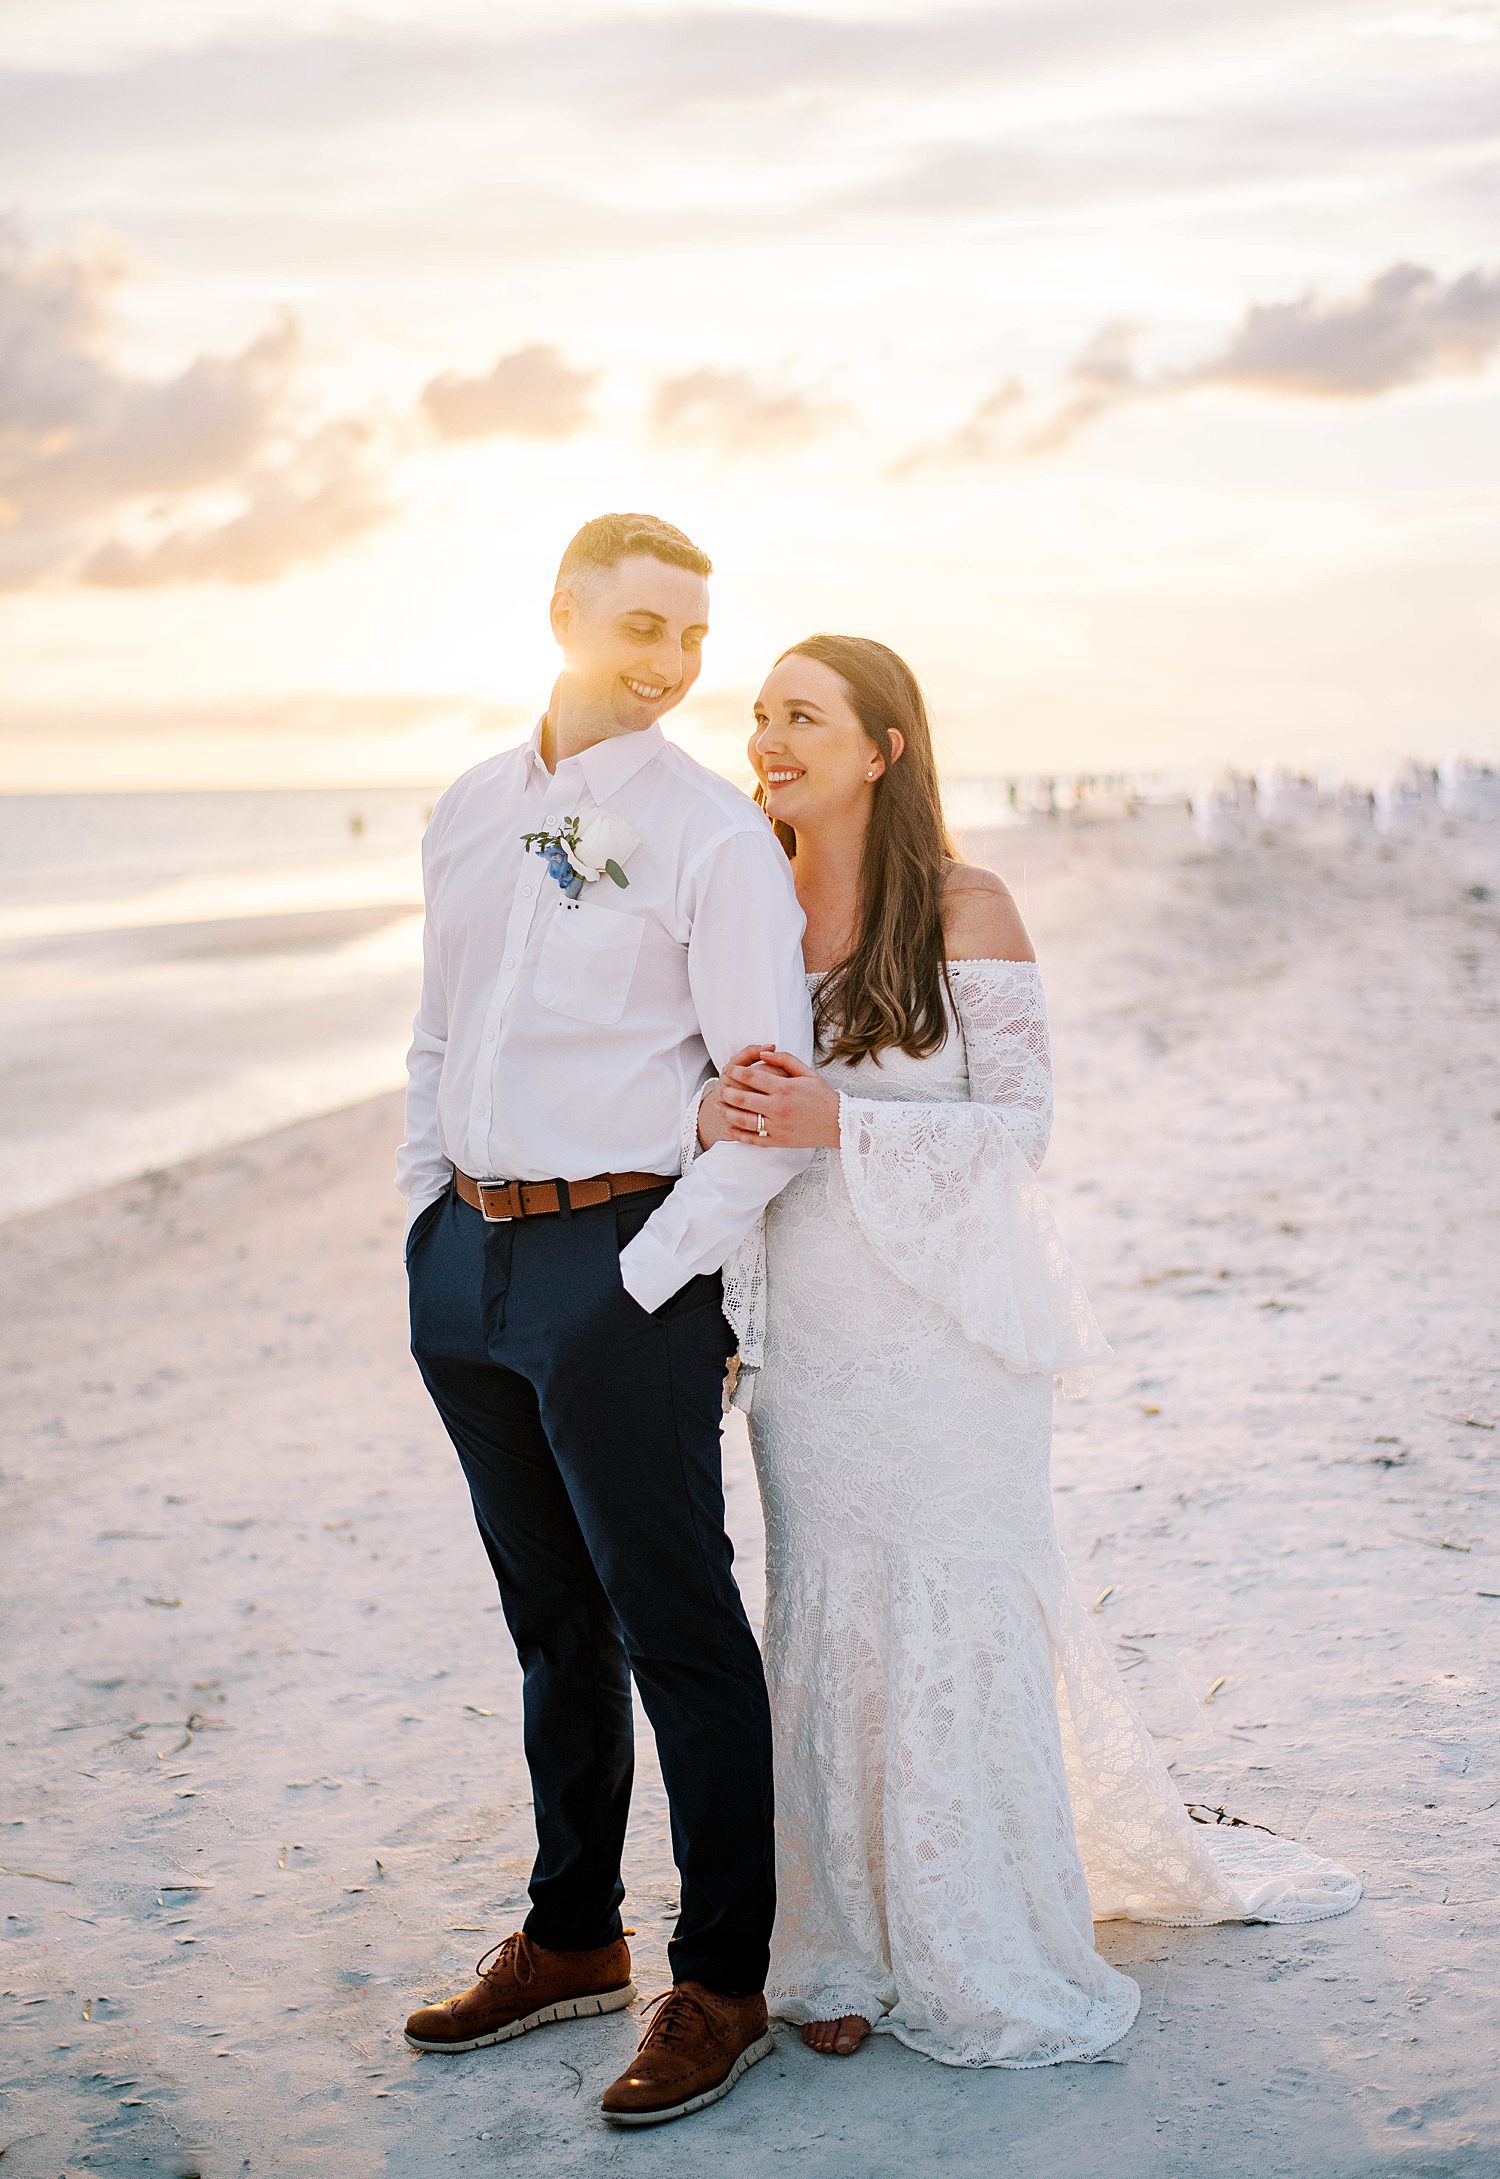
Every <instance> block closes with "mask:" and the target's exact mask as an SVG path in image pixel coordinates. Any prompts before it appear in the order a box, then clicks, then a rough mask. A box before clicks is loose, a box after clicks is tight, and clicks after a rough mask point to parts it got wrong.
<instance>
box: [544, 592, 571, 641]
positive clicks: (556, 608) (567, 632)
mask: <svg viewBox="0 0 1500 2179" xmlns="http://www.w3.org/2000/svg"><path fill="white" fill-rule="evenodd" d="M575 611H576V607H575V605H574V602H573V593H572V591H571V590H555V591H554V592H553V593H552V604H551V608H550V613H549V617H550V619H551V622H552V633H553V635H554V636H555V637H556V638H557V641H558V642H559V643H560V644H561V645H562V647H563V649H564V650H566V649H567V647H568V639H569V637H570V636H571V634H572V632H573V615H574V612H575Z"/></svg>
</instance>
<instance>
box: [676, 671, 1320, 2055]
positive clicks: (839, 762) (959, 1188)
mask: <svg viewBox="0 0 1500 2179" xmlns="http://www.w3.org/2000/svg"><path fill="white" fill-rule="evenodd" d="M750 759H751V763H752V764H753V766H754V768H755V772H756V774H757V777H758V779H759V782H760V791H759V798H760V800H761V802H762V803H763V805H764V807H765V809H766V810H767V812H768V814H769V816H770V817H771V819H772V821H773V823H774V825H775V829H776V833H777V836H778V837H779V839H780V840H781V843H782V845H783V847H784V849H785V851H786V855H787V858H788V862H789V867H790V869H791V871H792V874H793V876H794V878H795V881H796V889H797V896H798V899H799V901H800V903H801V906H802V910H803V913H804V915H805V918H806V937H805V940H804V951H805V956H806V966H807V971H808V977H809V982H810V984H811V988H812V999H813V1012H814V1019H815V1023H816V1034H817V1064H816V1066H813V1065H810V1064H809V1063H808V1061H807V1060H806V1058H805V1057H804V1056H803V1054H802V1053H801V1052H799V1051H797V1050H795V1049H788V1048H786V1047H783V1048H782V1049H780V1050H776V1051H756V1050H754V1049H751V1050H747V1051H744V1052H741V1053H739V1054H738V1055H737V1056H736V1058H735V1061H734V1062H733V1063H732V1064H731V1065H730V1066H729V1067H728V1068H726V1069H725V1070H724V1071H723V1075H722V1078H721V1079H720V1081H719V1082H717V1083H716V1084H713V1085H710V1087H709V1088H708V1089H707V1090H706V1092H705V1094H704V1096H703V1099H702V1102H701V1106H700V1109H699V1113H698V1118H697V1127H696V1137H697V1140H699V1141H701V1142H702V1143H703V1144H704V1145H706V1146H708V1148H707V1156H708V1157H709V1158H714V1157H717V1156H718V1155H719V1154H720V1152H721V1150H722V1149H723V1148H724V1147H725V1146H726V1145H734V1144H739V1145H742V1146H743V1147H744V1148H745V1150H746V1152H747V1154H748V1155H750V1156H752V1157H757V1156H758V1157H763V1158H766V1159H768V1160H769V1159H773V1158H777V1157H779V1156H780V1155H782V1154H783V1153H785V1152H787V1151H800V1152H803V1153H806V1152H811V1153H812V1154H813V1156H812V1162H811V1163H810V1164H809V1165H808V1166H807V1167H806V1168H805V1169H804V1170H803V1171H801V1172H799V1173H798V1174H797V1175H796V1176H795V1177H794V1178H792V1179H791V1181H790V1183H789V1184H788V1185H787V1186H785V1187H784V1188H783V1189H781V1191H780V1192H779V1193H774V1199H773V1190H772V1189H770V1188H769V1187H768V1188H767V1189H766V1190H765V1194H766V1197H767V1200H768V1203H769V1208H768V1210H767V1212H766V1215H765V1217H764V1219H763V1221H762V1222H761V1223H760V1225H759V1226H758V1227H757V1228H756V1230H755V1231H754V1232H753V1233H752V1234H751V1235H750V1237H749V1238H748V1239H747V1240H746V1242H745V1243H744V1244H743V1245H742V1246H741V1247H740V1248H739V1249H737V1250H736V1251H735V1253H734V1254H733V1255H731V1257H730V1258H729V1260H728V1262H727V1263H726V1265H725V1301H726V1307H727V1309H728V1313H729V1316H730V1319H731V1322H732V1324H733V1326H734V1329H735V1333H736V1336H737V1340H738V1345H739V1356H740V1373H739V1381H738V1384H737V1387H736V1394H735V1397H736V1401H737V1403H738V1404H740V1405H742V1406H746V1407H748V1409H749V1422H750V1434H751V1442H752V1445H753V1448H754V1452H755V1460H756V1468H757V1473H758V1476H759V1480H760V1487H761V1494H762V1498H763V1500H764V1504H765V1513H766V1544H767V1565H766V1572H767V1600H766V1623H765V1634H764V1642H765V1654H766V1669H767V1677H768V1680H769V1683H770V1689H771V1706H772V1717H773V1725H774V1735H775V1747H776V1796H777V1848H778V1852H777V1881H778V1887H779V1897H780V1904H779V1908H778V1915H777V1923H776V1934H775V1939H774V1943H773V1948H772V1964H771V1984H770V1997H771V2004H772V2010H773V2011H774V2012H775V2013H777V2014H778V2015H780V2017H782V2018H783V2019H787V2020H791V2021H795V2022H798V2023H800V2024H801V2027H802V2034H803V2039H804V2041H805V2042H807V2043H808V2044H809V2045H810V2046H811V2047H812V2048H813V2049H815V2050H817V2051H820V2052H824V2053H828V2054H835V2055H840V2056H845V2055H848V2054H849V2053H850V2052H852V2051H854V2050H855V2049H857V2048H858V2046H859V2044H860V2043H861V2042H862V2041H863V2039H864V2038H865V2036H866V2035H867V2034H868V2033H869V2032H870V2030H871V2028H876V2029H879V2030H882V2031H884V2032H885V2033H887V2034H891V2035H894V2036H897V2037H899V2038H900V2040H901V2041H902V2042H904V2043H906V2044H909V2045H910V2046H911V2048H912V2049H914V2050H918V2051H921V2052H924V2053H925V2054H926V2055H927V2056H929V2057H931V2058H936V2059H939V2060H941V2061H942V2062H943V2063H945V2064H948V2065H964V2066H972V2065H994V2066H1036V2065H1049V2064H1053V2063H1056V2062H1057V2061H1059V2060H1061V2059H1068V2058H1091V2057H1094V2056H1096V2055H1097V2054H1098V2053H1099V2052H1100V2051H1102V2050H1104V2049H1105V2048H1107V2046H1108V2045H1109V2044H1111V2043H1113V2042H1114V2041H1115V2040H1116V2039H1117V2038H1118V2037H1119V2036H1121V2035H1123V2034H1124V2033H1125V2031H1126V2029H1127V2028H1128V2027H1129V2026H1130V2023H1131V2021H1132V2020H1133V2019H1134V2017H1135V2012H1136V2008H1137V2005H1138V2004H1139V2001H1140V2000H1139V1991H1138V1990H1137V1988H1136V1985H1135V1984H1134V1983H1133V1982H1132V1981H1131V1980H1130V1979H1129V1978H1128V1977H1127V1976H1125V1975H1122V1974H1120V1973H1118V1972H1117V1971H1116V1970H1115V1969H1114V1968H1113V1967H1111V1966H1110V1965H1109V1964H1108V1963H1107V1962H1106V1961H1105V1960H1103V1959H1102V1958H1101V1957H1100V1955H1099V1953H1098V1952H1097V1951H1096V1950H1095V1947H1094V1933H1093V1923H1094V1921H1095V1920H1096V1919H1107V1918H1109V1917H1111V1916H1119V1917H1125V1918H1129V1919H1132V1920H1137V1921H1147V1922H1180V1923H1209V1922H1222V1921H1241V1920H1244V1921H1250V1920H1254V1921H1269V1922H1308V1921H1314V1920H1318V1919H1320V1918H1322V1917H1324V1916H1326V1915H1331V1914H1339V1913H1342V1912H1344V1911H1345V1910H1346V1909H1347V1908H1349V1907H1351V1906H1352V1905H1353V1904H1354V1902H1355V1901H1356V1900H1357V1898H1358V1897H1359V1884H1358V1882H1357V1881H1356V1879H1355V1878H1354V1877H1352V1876H1350V1875H1348V1874H1347V1872H1345V1871H1343V1870H1341V1869H1337V1868H1335V1867H1334V1866H1333V1865H1332V1864H1331V1863H1329V1862H1326V1861H1323V1860H1320V1859H1319V1858H1318V1857H1317V1856H1316V1855H1314V1854H1312V1853H1310V1852H1309V1851H1308V1850H1306V1849H1305V1848H1303V1847H1301V1846H1298V1845H1295V1844H1293V1843H1291V1842H1289V1841H1287V1840H1284V1839H1280V1838H1275V1837H1272V1836H1271V1835H1270V1834H1268V1833H1265V1832H1262V1831H1259V1830H1256V1829H1253V1828H1249V1827H1247V1828H1244V1829H1235V1830H1231V1829H1204V1828H1202V1827H1200V1826H1198V1825H1196V1824H1195V1823H1193V1822H1192V1821H1191V1820H1190V1818H1189V1816H1188V1813H1187V1811H1186V1809H1185V1808H1184V1806H1183V1803H1182V1800H1181V1798H1180V1796H1179V1794H1178V1791H1177V1788H1176V1787H1175V1785H1174V1784H1173V1782H1172V1780H1171V1778H1170V1776H1169V1775H1168V1772H1167V1769H1166V1766H1165V1764H1164V1762H1163V1761H1162V1758H1161V1756H1160V1755H1159V1754H1158V1752H1157V1750H1156V1748H1155V1746H1154V1744H1153V1742H1152V1741H1151V1739H1150V1737H1149V1735H1148V1733H1147V1731H1146V1729H1145V1727H1144V1725H1143V1724H1142V1723H1141V1721H1140V1719H1139V1717H1138V1716H1137V1714H1136V1712H1135V1710H1134V1708H1133V1706H1132V1705H1131V1703H1130V1701H1129V1699H1128V1697H1127V1696H1126V1694H1125V1691H1124V1686H1123V1683H1122V1682H1121V1680H1120V1677H1119V1675H1118V1673H1117V1672H1116V1670H1115V1667H1114V1665H1113V1663H1112V1661H1111V1659H1110V1657H1109V1654H1108V1652H1107V1651H1106V1649H1105V1647H1104V1645H1103V1643H1102V1641H1101V1640H1100V1638H1099V1635H1098V1633H1097V1631H1096V1628H1095V1625H1094V1622H1093V1620H1092V1618H1091V1616H1090V1614H1089V1613H1088V1611H1087V1610H1086V1609H1085V1608H1084V1606H1083V1604H1082V1603H1081V1601H1080V1599H1079V1597H1078V1595H1077V1593H1076V1591H1075V1589H1074V1587H1073V1584H1072V1581H1071V1579H1070V1577H1069V1574H1068V1570H1067V1567H1066V1565H1065V1563H1064V1561H1063V1557H1062V1553H1061V1551H1060V1549H1059V1546H1058V1541H1057V1534H1056V1529H1055V1527H1054V1523H1053V1514H1052V1503H1051V1482H1050V1450H1051V1433H1052V1397H1053V1379H1054V1377H1055V1376H1058V1375H1060V1374H1061V1375H1063V1376H1064V1377H1066V1375H1067V1374H1069V1373H1072V1372H1076V1371H1078V1370H1081V1369H1083V1368H1086V1367H1087V1365H1089V1364H1090V1363H1092V1362H1094V1361H1096V1360H1097V1359H1099V1358H1100V1357H1102V1356H1104V1355H1107V1354H1108V1352H1109V1350H1108V1348H1107V1347H1106V1346H1105V1344H1104V1341H1103V1339H1102V1337H1101V1336H1100V1333H1099V1330H1098V1327H1097V1325H1096V1324H1095V1321H1094V1317H1093V1313H1092V1311H1091V1309H1090V1307H1089V1304H1088V1301H1087V1298H1086V1297H1085V1295H1084V1293H1083V1290H1082V1288H1081V1287H1080V1285H1079V1282H1078V1279H1077V1277H1076V1275H1075V1273H1074V1271H1073V1269H1072V1267H1071V1265H1070V1263H1069V1261H1068V1258H1067V1254H1066V1251H1065V1250H1064V1247H1063V1244H1062V1240H1061V1238H1060V1236H1059V1234H1058V1231H1057V1227H1056V1225H1055V1224H1054V1222H1053V1219H1052V1215H1051V1212H1050V1210H1049V1209H1048V1206H1047V1202H1046V1198H1045V1196H1044V1195H1043V1192H1042V1189H1041V1187H1040V1184H1039V1183H1038V1181H1037V1179H1036V1177H1035V1176H1036V1170H1037V1167H1038V1166H1039V1165H1040V1164H1041V1162H1042V1158H1043V1155H1044V1153H1045V1151H1046V1148H1047V1139H1048V1133H1049V1130H1050V1126H1051V1117H1052V1074H1051V1062H1050V1056H1049V1048H1048V1032H1047V1016H1046V1009H1045V1005H1044V1002H1043V996H1042V984H1041V977H1040V974H1039V972H1038V969H1037V966H1036V961H1035V956H1034V954H1033V950H1032V946H1031V942H1030V940H1029V938H1028V937H1027V934H1026V930H1025V928H1024V926H1023V924H1022V921H1021V917H1020V915H1019V913H1018V911H1017V909H1016V905H1015V902H1014V901H1013V900H1012V898H1011V896H1010V894H1009V893H1008V892H1007V890H1006V888H1005V886H1004V885H1003V884H1002V882H1001V880H1000V879H999V878H998V877H996V876H994V875H993V874H992V873H991V872H990V871H988V870H980V869H975V868H972V867H970V866H968V865H966V864H965V863H963V862H962V861H961V860H960V859H959V857H958V856H957V854H956V853H955V851H954V848H953V846H952V845H951V843H950V841H949V838H948V833H947V829H946V826H945V824H944V820H943V813H942V807H941V802H940V798H939V792H938V782H937V773H936V768H935V765H934V762H933V754H932V742H931V736H930V733H929V730H928V722H927V714H926V709H925V707H924V704H923V700H922V695H921V691H920V689H919V688H918V686H917V683H916V681H915V679H914V678H913V676H912V674H911V671H910V669H909V668H908V667H907V666H906V665H905V664H904V663H903V662H902V660H901V659H899V658H898V657H897V656H896V655H895V654H894V652H892V651H889V650H887V649H886V648H885V647H884V645H882V644H879V643H873V642H869V641H866V640H862V639H858V638H853V637H846V636H829V635H820V636H814V637H812V638H811V639H809V640H808V641H807V642H805V643H800V644H797V645H796V646H795V647H794V648H793V649H791V650H789V651H787V652H786V653H784V655H783V656H782V657H781V658H780V659H779V660H778V661H777V663H776V665H775V666H774V668H773V669H772V671H771V673H770V675H769V676H768V678H767V680H766V682H765V685H764V687H763V688H762V689H761V692H760V696H759V699H758V701H757V703H756V706H755V726H754V732H753V734H752V736H751V740H750ZM693 1169H695V1168H690V1172H689V1178H691V1172H692V1170H693ZM777 1177H778V1180H779V1178H780V1168H779V1167H778V1176H777Z"/></svg>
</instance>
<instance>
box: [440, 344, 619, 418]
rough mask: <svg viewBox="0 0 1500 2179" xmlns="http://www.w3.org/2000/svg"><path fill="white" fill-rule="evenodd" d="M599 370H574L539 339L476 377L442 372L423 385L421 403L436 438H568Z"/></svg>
mask: <svg viewBox="0 0 1500 2179" xmlns="http://www.w3.org/2000/svg"><path fill="white" fill-rule="evenodd" d="M598 377H599V373H598V372H597V371H577V370H574V369H573V368H572V367H571V366H570V365H569V364H567V363H565V362H564V360H563V357H562V354H561V351H560V350H558V349H556V348H551V347H547V346H546V345H544V344H542V343H533V345H532V346H531V347H529V348H517V349H515V350H514V351H513V353H512V354H510V355H508V356H501V357H500V358H499V360H498V361H497V363H496V364H495V366H494V369H493V370H491V371H488V372H486V373H485V375H484V376H483V377H480V378H465V377H464V376H463V375H462V373H460V372H458V371H444V372H442V373H441V374H440V375H439V376H438V377H437V378H434V379H430V380H429V381H428V383H427V385H426V386H424V387H423V389H422V408H423V410H424V412H425V414H426V417H427V420H428V422H429V423H430V424H431V426H432V428H433V430H434V431H435V432H436V433H437V435H438V437H439V438H440V439H490V438H496V437H498V436H499V435H500V434H502V433H504V434H506V435H508V436H510V437H514V438H519V439H570V438H572V437H573V436H574V434H575V433H577V432H580V431H582V430H583V429H584V428H585V427H586V425H587V423H588V421H589V406H588V402H589V395H590V393H591V392H592V390H593V388H594V386H595V384H596V382H597V380H598Z"/></svg>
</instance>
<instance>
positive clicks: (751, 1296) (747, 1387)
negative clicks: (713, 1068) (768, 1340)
mask: <svg viewBox="0 0 1500 2179" xmlns="http://www.w3.org/2000/svg"><path fill="white" fill-rule="evenodd" d="M716 1080H717V1077H716V1076H712V1075H711V1076H710V1077H709V1079H708V1080H707V1081H706V1082H705V1083H704V1084H703V1086H702V1087H701V1089H699V1091H698V1092H697V1094H696V1096H695V1097H693V1098H692V1100H691V1101H690V1102H689V1104H688V1106H687V1109H686V1110H685V1112H684V1113H683V1115H682V1170H683V1171H684V1172H686V1171H687V1169H688V1167H689V1166H690V1165H691V1164H692V1163H693V1161H694V1159H695V1158H698V1157H701V1156H702V1154H703V1145H702V1144H701V1143H700V1142H699V1140H698V1112H699V1108H700V1107H701V1105H702V1103H703V1100H704V1098H705V1097H706V1096H707V1095H708V1093H709V1091H710V1090H711V1089H712V1088H713V1087H714V1084H715V1081H716ZM724 1314H725V1316H726V1317H727V1318H728V1319H729V1325H730V1329H731V1330H732V1331H733V1333H734V1335H735V1338H736V1340H737V1342H738V1348H739V1351H738V1353H737V1354H736V1356H735V1358H734V1361H733V1363H732V1364H731V1369H730V1381H729V1404H730V1405H731V1406H732V1407H738V1408H743V1409H747V1410H748V1408H749V1406H750V1400H751V1394H752V1392H753V1390H754V1383H755V1372H756V1371H757V1370H758V1369H759V1368H760V1366H761V1362H762V1359H763V1356H764V1348H765V1337H766V1220H765V1213H764V1212H762V1213H761V1215H760V1217H759V1218H757V1219H756V1221H755V1224H754V1225H753V1226H752V1227H751V1228H750V1231H749V1232H748V1233H747V1234H745V1236H744V1237H743V1239H741V1240H739V1241H737V1242H736V1243H735V1245H734V1247H733V1248H732V1249H731V1250H730V1251H729V1254H728V1255H727V1256H726V1257H725V1259H724Z"/></svg>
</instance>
